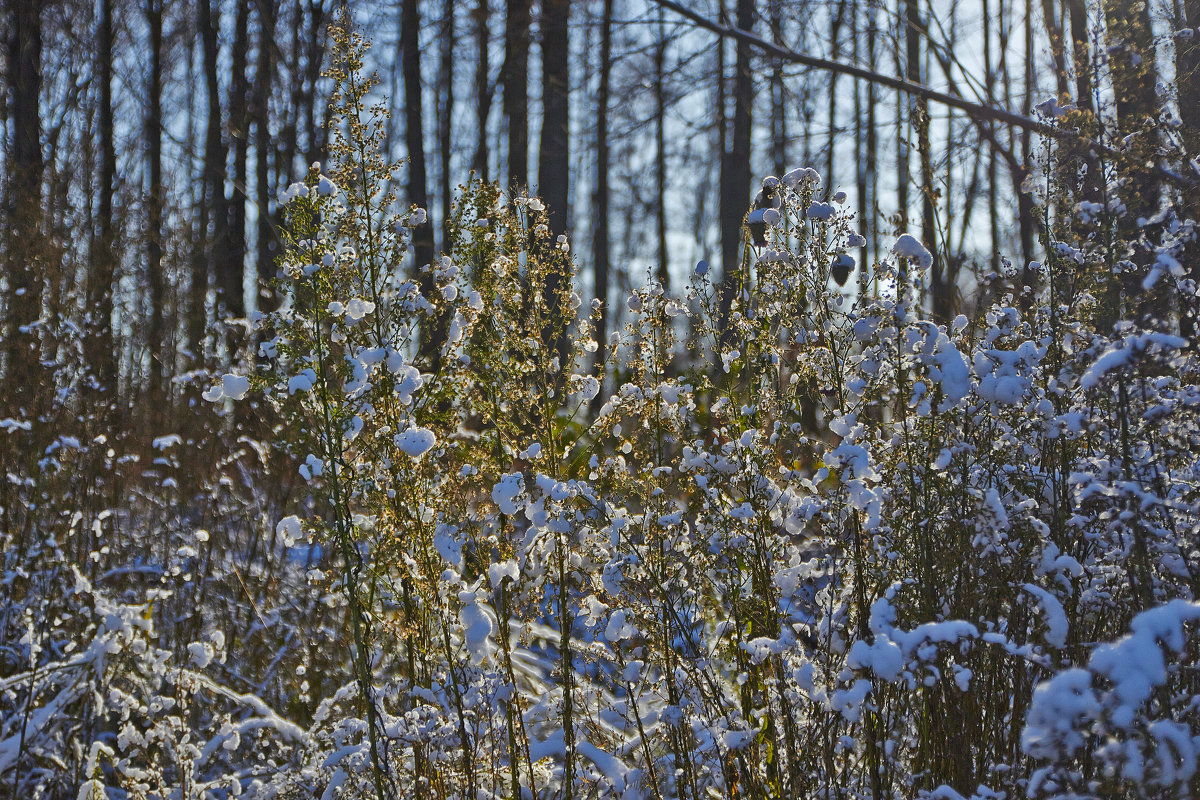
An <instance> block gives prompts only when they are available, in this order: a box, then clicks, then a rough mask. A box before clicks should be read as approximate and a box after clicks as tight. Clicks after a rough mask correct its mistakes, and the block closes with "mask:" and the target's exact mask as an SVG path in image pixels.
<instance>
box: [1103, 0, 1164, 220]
mask: <svg viewBox="0 0 1200 800" xmlns="http://www.w3.org/2000/svg"><path fill="white" fill-rule="evenodd" d="M1103 8H1104V16H1105V20H1106V23H1107V32H1108V41H1109V47H1108V50H1109V69H1110V71H1111V74H1112V84H1113V95H1114V97H1115V98H1116V102H1117V126H1118V129H1119V130H1120V132H1121V134H1122V135H1128V134H1130V133H1134V132H1136V131H1140V130H1142V129H1143V128H1144V127H1145V126H1144V124H1143V123H1144V122H1145V120H1146V119H1147V118H1149V119H1153V118H1154V116H1155V113H1156V111H1157V104H1158V98H1157V94H1156V92H1155V83H1156V79H1157V71H1156V69H1155V63H1156V59H1155V52H1154V33H1153V29H1152V24H1151V20H1150V7H1149V4H1148V2H1147V0H1132V2H1131V1H1130V0H1120V1H1119V2H1118V1H1117V0H1105V2H1104V3H1103ZM1153 135H1154V134H1153V133H1150V132H1146V133H1144V137H1145V138H1147V139H1148V138H1149V137H1152V136H1153ZM1142 144H1143V146H1145V145H1148V144H1149V142H1144V143H1142ZM1129 172H1130V174H1129V175H1128V177H1129V179H1130V182H1129V185H1128V188H1127V189H1126V190H1125V191H1124V192H1122V194H1123V199H1124V201H1125V205H1126V207H1127V208H1128V209H1129V219H1130V220H1136V219H1137V218H1138V217H1142V216H1144V217H1149V216H1152V215H1153V212H1154V211H1155V210H1157V208H1158V199H1159V193H1160V191H1161V184H1160V183H1159V180H1158V178H1156V177H1155V176H1154V175H1153V173H1152V172H1151V171H1150V170H1142V169H1137V170H1129Z"/></svg>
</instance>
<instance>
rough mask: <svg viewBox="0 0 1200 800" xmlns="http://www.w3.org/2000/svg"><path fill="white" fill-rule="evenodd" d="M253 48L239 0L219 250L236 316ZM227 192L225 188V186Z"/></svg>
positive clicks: (240, 299)
mask: <svg viewBox="0 0 1200 800" xmlns="http://www.w3.org/2000/svg"><path fill="white" fill-rule="evenodd" d="M249 49H250V0H238V4H237V14H236V16H235V18H234V27H233V49H232V51H231V53H230V72H231V79H230V82H229V135H230V138H231V139H232V142H231V143H232V145H233V182H232V183H233V186H232V190H231V191H230V197H229V200H228V201H227V202H226V210H227V213H228V214H229V228H228V238H227V239H226V241H225V243H224V247H222V248H220V249H218V251H217V252H218V258H219V259H220V261H219V263H220V267H221V269H220V273H219V274H220V276H221V283H220V289H221V295H220V297H219V301H220V303H221V304H222V305H223V306H224V308H225V311H226V312H227V313H228V314H230V315H231V316H234V317H244V316H245V315H246V303H245V289H244V279H245V272H246V178H247V176H248V174H249V168H248V164H249V151H250V109H249V103H248V95H249V92H250V82H249V79H248V77H247V75H246V71H247V66H248V62H249V56H248V53H249ZM222 192H224V187H222Z"/></svg>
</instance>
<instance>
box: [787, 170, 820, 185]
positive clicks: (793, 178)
mask: <svg viewBox="0 0 1200 800" xmlns="http://www.w3.org/2000/svg"><path fill="white" fill-rule="evenodd" d="M801 181H812V182H813V185H815V186H820V185H821V174H820V173H819V172H817V171H816V170H815V169H813V168H812V167H800V168H799V169H794V170H792V171H791V172H789V173H787V174H786V175H784V176H783V185H784V186H786V187H787V188H789V189H795V188H796V186H798V185H799V184H800V182H801Z"/></svg>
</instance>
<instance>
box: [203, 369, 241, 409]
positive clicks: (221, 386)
mask: <svg viewBox="0 0 1200 800" xmlns="http://www.w3.org/2000/svg"><path fill="white" fill-rule="evenodd" d="M248 391H250V379H249V378H247V377H245V376H243V375H236V374H234V373H232V372H227V373H225V374H224V375H222V376H221V382H220V383H218V384H216V385H215V386H213V387H211V388H210V389H208V390H207V391H206V392H204V394H203V397H204V399H205V400H207V401H209V402H210V403H219V402H221V401H223V400H241V399H242V398H243V397H245V396H246V392H248Z"/></svg>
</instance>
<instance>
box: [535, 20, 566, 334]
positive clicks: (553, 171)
mask: <svg viewBox="0 0 1200 800" xmlns="http://www.w3.org/2000/svg"><path fill="white" fill-rule="evenodd" d="M570 11H571V4H570V0H542V17H541V37H542V134H541V142H540V143H539V145H538V194H539V195H540V196H541V198H542V199H543V200H544V201H545V202H546V216H547V221H548V223H549V225H550V234H551V236H560V235H565V234H566V233H567V222H568V219H569V214H570V186H569V182H568V181H569V175H570V172H571V160H570V139H569V136H570V104H569V99H570V95H569V93H570V89H571V82H570V54H571V50H570V40H569V36H570V28H569V27H568V24H567V23H568V20H569V17H570ZM559 286H560V277H559V276H558V275H557V274H554V273H551V275H550V279H549V280H548V281H547V284H546V287H545V288H546V296H547V303H548V305H549V306H550V309H551V313H552V314H557V311H558V307H559V305H558V302H557V300H555V299H554V298H555V297H556V296H557V292H558V290H559ZM568 288H569V287H568ZM554 322H555V324H556V325H557V324H558V323H560V322H561V320H558V319H555V321H554ZM551 344H553V346H554V347H555V350H556V352H557V353H558V355H559V356H560V358H561V357H564V356H565V354H566V347H567V341H566V332H565V330H564V331H561V332H559V333H558V334H557V335H556V336H555V341H554V342H552V343H551Z"/></svg>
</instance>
